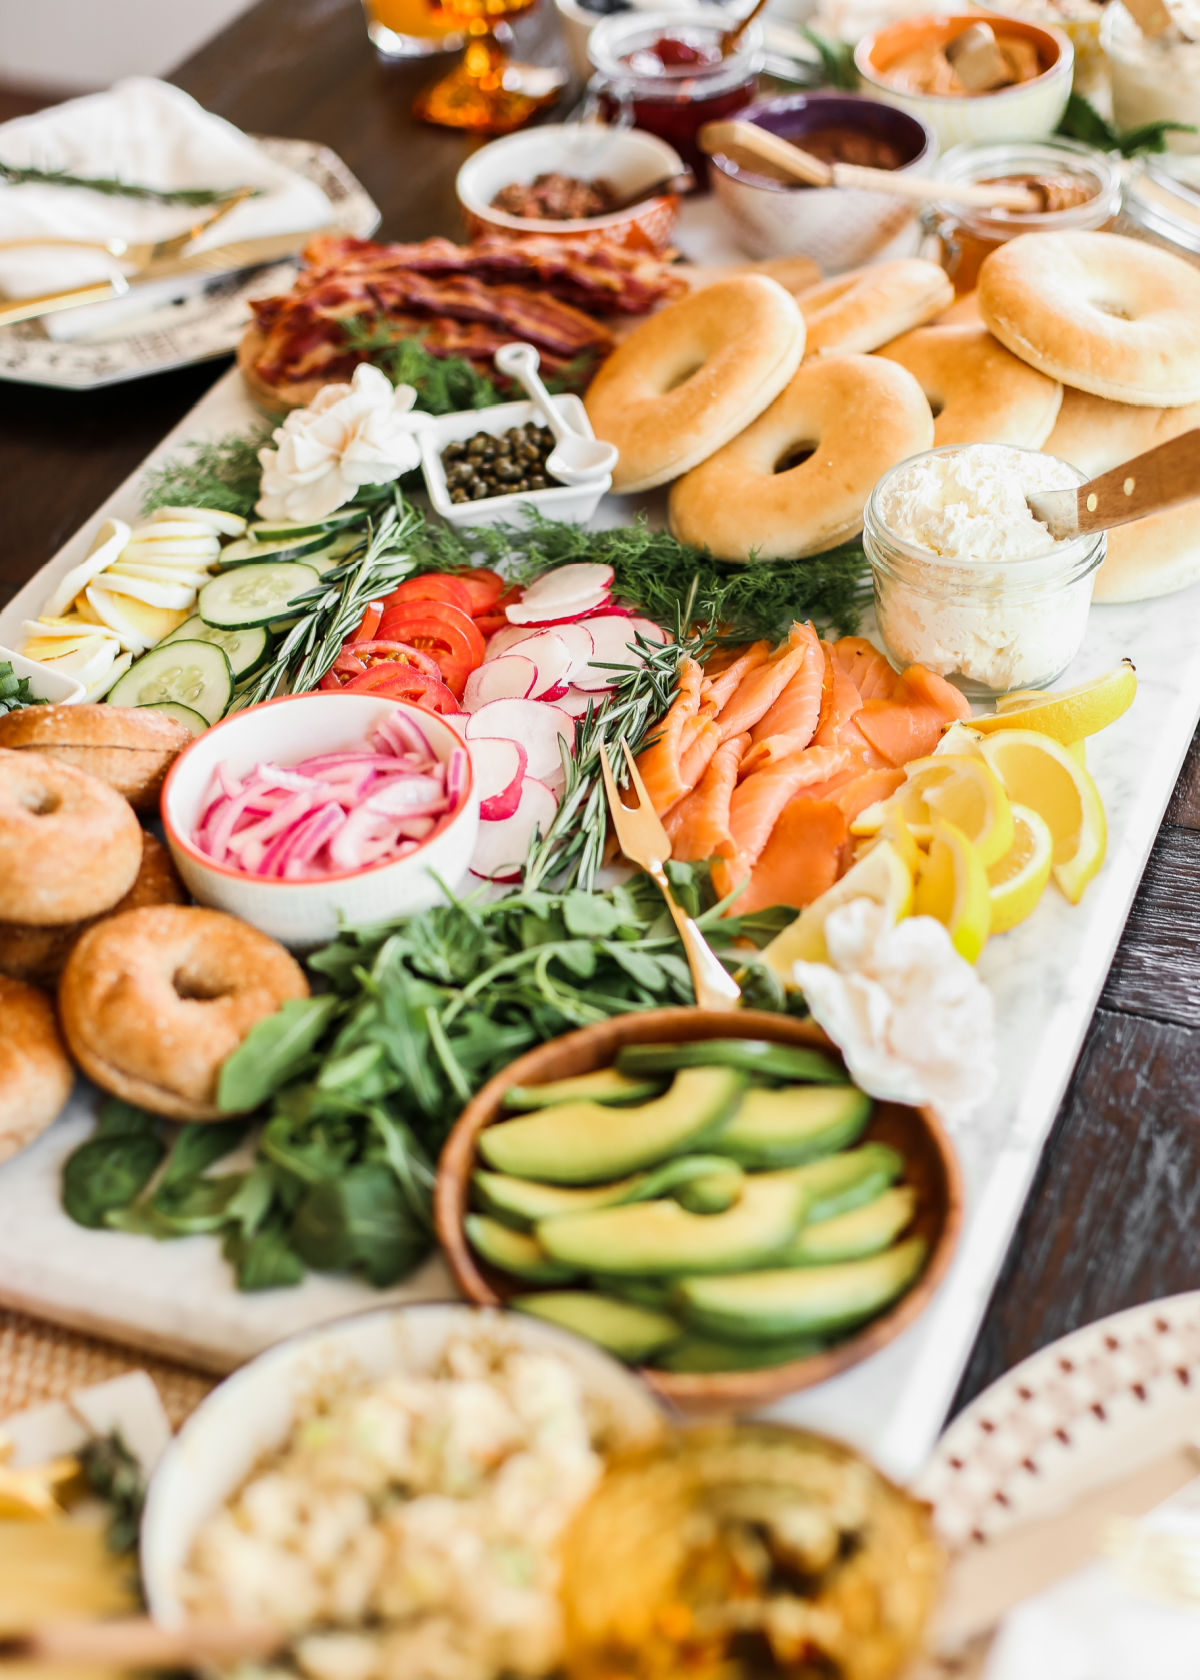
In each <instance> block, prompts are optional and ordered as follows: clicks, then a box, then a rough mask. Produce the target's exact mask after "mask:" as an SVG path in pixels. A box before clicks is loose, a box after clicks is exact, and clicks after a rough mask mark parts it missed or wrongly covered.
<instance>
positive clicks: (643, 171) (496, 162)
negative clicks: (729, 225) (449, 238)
mask: <svg viewBox="0 0 1200 1680" xmlns="http://www.w3.org/2000/svg"><path fill="white" fill-rule="evenodd" d="M682 169H683V161H682V159H681V158H680V156H679V153H678V152H677V151H676V150H675V148H674V147H673V146H668V145H667V143H666V141H665V140H660V139H659V138H658V136H657V135H654V134H646V133H644V132H643V131H642V130H641V129H638V128H617V127H610V126H609V125H608V124H606V123H596V122H587V123H553V124H550V125H549V126H547V127H543V128H533V129H529V130H528V131H527V132H525V133H518V134H506V135H505V136H504V138H503V139H502V140H493V141H492V143H491V144H490V145H488V146H482V147H480V149H479V151H477V152H473V153H472V154H471V156H470V157H469V158H468V159H467V161H466V162H465V163H464V164H463V166H462V168H461V169H460V170H459V172H458V176H457V178H456V179H455V182H454V190H455V192H456V193H457V195H458V202H459V205H460V207H461V209H462V213H463V218H464V220H465V221H466V224H467V228H468V231H469V232H470V234H471V236H472V237H473V238H477V237H478V236H479V235H480V234H484V233H502V234H504V235H505V236H506V237H507V238H510V239H511V238H512V237H513V235H514V234H536V235H538V237H539V238H545V237H549V238H552V239H553V238H557V239H585V238H592V239H606V240H612V241H613V242H615V243H616V244H618V245H628V246H631V247H633V248H634V249H636V250H643V251H661V250H663V249H664V248H665V247H666V246H667V245H669V244H670V242H671V234H672V232H673V231H674V228H675V223H676V220H677V218H678V215H679V195H678V193H658V194H656V196H655V197H653V198H647V199H643V200H642V202H641V203H640V204H631V205H630V206H629V207H628V208H627V209H625V210H613V211H611V212H610V213H609V214H608V215H604V216H579V217H575V218H573V219H570V220H566V221H552V220H549V219H547V218H544V217H541V216H510V215H508V214H507V212H505V211H503V210H497V209H495V208H493V205H492V200H493V199H494V198H495V196H496V194H497V193H498V192H499V191H500V189H501V188H502V187H507V186H511V185H512V183H513V182H519V183H520V184H521V185H523V186H524V185H528V183H530V182H531V181H533V180H534V179H536V177H537V176H539V175H544V174H547V173H549V172H550V171H552V170H553V171H554V172H555V173H556V174H561V175H575V176H578V177H579V178H580V179H582V180H600V179H603V180H606V181H611V182H612V184H613V186H614V187H615V188H616V189H617V191H618V192H619V193H620V194H621V196H622V198H627V197H630V196H632V194H634V193H635V192H639V191H640V190H641V189H642V188H643V187H650V186H653V185H654V183H655V182H656V181H665V180H668V179H670V178H671V177H672V176H674V175H678V174H679V173H680V172H681V171H682Z"/></svg>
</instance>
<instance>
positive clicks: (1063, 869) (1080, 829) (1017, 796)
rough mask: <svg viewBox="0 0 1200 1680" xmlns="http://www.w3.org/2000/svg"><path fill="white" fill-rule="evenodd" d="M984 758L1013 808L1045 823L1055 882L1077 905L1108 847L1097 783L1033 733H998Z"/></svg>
mask: <svg viewBox="0 0 1200 1680" xmlns="http://www.w3.org/2000/svg"><path fill="white" fill-rule="evenodd" d="M983 756H984V758H985V759H986V760H987V762H988V764H989V765H990V766H991V768H992V769H993V770H994V771H995V772H996V774H997V776H999V778H1000V780H1001V781H1002V782H1003V783H1004V786H1005V788H1006V790H1007V792H1008V796H1009V798H1010V799H1011V800H1012V801H1013V803H1014V804H1016V805H1024V806H1027V807H1028V808H1029V809H1030V810H1031V811H1036V812H1037V814H1038V816H1040V817H1041V818H1042V819H1043V821H1044V822H1045V823H1046V826H1047V827H1048V828H1049V830H1050V834H1051V836H1052V838H1053V841H1054V879H1055V880H1056V881H1057V882H1058V884H1059V886H1060V887H1061V888H1062V890H1063V892H1064V893H1065V894H1066V896H1067V897H1068V898H1069V899H1070V901H1071V903H1072V904H1078V903H1079V900H1080V899H1081V898H1082V897H1083V892H1084V888H1085V887H1086V886H1087V884H1088V882H1089V881H1090V880H1091V879H1092V877H1093V876H1094V875H1095V874H1096V872H1097V871H1098V870H1099V868H1100V865H1101V864H1102V863H1103V862H1104V853H1105V848H1106V847H1107V844H1108V828H1107V824H1106V822H1105V820H1104V805H1103V803H1102V801H1101V798H1100V795H1099V793H1098V791H1097V789H1096V784H1095V782H1094V781H1093V780H1092V778H1091V776H1090V775H1089V774H1088V772H1087V770H1085V769H1084V767H1083V765H1081V764H1080V763H1079V762H1078V761H1077V760H1076V758H1075V757H1074V756H1073V754H1072V753H1071V752H1070V751H1069V750H1068V748H1067V747H1065V746H1064V745H1063V744H1062V742H1061V741H1057V740H1055V739H1054V738H1053V737H1052V736H1050V735H1039V734H1036V733H1035V732H1034V731H1033V730H1031V729H1002V730H999V731H998V732H997V733H996V734H994V735H991V736H989V737H988V738H987V739H986V740H985V741H984V744H983Z"/></svg>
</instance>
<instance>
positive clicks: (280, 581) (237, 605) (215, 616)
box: [196, 561, 317, 630]
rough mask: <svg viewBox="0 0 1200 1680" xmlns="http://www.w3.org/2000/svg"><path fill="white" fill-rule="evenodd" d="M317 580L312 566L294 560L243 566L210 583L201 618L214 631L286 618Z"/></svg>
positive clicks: (203, 593)
mask: <svg viewBox="0 0 1200 1680" xmlns="http://www.w3.org/2000/svg"><path fill="white" fill-rule="evenodd" d="M316 582H317V573H316V572H315V571H314V570H313V568H312V567H311V566H301V565H298V564H296V563H295V562H294V561H292V562H286V563H284V564H283V565H279V564H276V563H275V562H274V561H268V562H267V563H266V564H265V565H262V566H239V567H238V568H237V569H236V570H235V571H232V572H222V573H221V574H220V575H219V576H218V577H215V578H214V579H213V580H212V582H211V583H206V584H205V585H204V588H203V589H202V590H201V591H200V599H199V601H198V602H197V603H196V604H197V606H198V607H199V609H200V617H201V618H202V619H203V620H204V622H205V624H211V625H212V627H213V629H214V630H253V629H256V628H257V627H258V626H259V625H260V624H271V623H273V622H274V620H275V619H277V618H283V617H285V616H286V615H285V611H284V609H285V608H286V607H288V606H289V605H290V604H291V602H292V601H294V600H295V598H296V596H297V595H303V594H304V592H305V590H306V589H311V588H312V587H313V585H314V584H315V583H316Z"/></svg>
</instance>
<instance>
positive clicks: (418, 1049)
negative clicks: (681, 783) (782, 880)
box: [62, 864, 793, 1290]
mask: <svg viewBox="0 0 1200 1680" xmlns="http://www.w3.org/2000/svg"><path fill="white" fill-rule="evenodd" d="M669 869H670V872H671V876H672V880H673V882H674V884H675V890H676V896H677V897H678V898H679V899H680V901H681V902H682V903H683V904H684V905H685V906H686V907H687V908H688V909H690V910H691V911H692V912H693V913H694V914H696V915H698V916H699V919H700V921H701V925H702V926H703V927H704V928H705V929H706V931H707V933H708V937H709V940H710V942H711V943H712V944H713V946H714V947H715V949H716V950H717V952H718V954H719V955H720V956H721V957H722V958H723V959H724V960H725V961H726V962H727V963H728V965H729V966H730V967H739V968H741V967H743V966H744V965H745V964H746V963H747V961H748V960H750V961H751V968H750V977H749V979H748V981H747V982H746V985H747V988H748V995H749V997H750V999H751V1000H752V1001H753V1002H754V1003H755V1004H756V1005H757V1006H758V1007H764V1008H773V1009H779V1010H783V1009H786V1008H787V1006H788V1005H787V998H786V995H785V994H784V992H783V990H782V988H781V987H780V986H779V983H778V981H777V980H775V979H774V977H773V976H772V974H771V972H770V970H768V969H767V968H765V967H764V966H763V965H762V964H754V963H753V962H752V958H753V951H752V950H749V949H748V948H747V946H746V942H747V941H749V942H750V944H751V946H754V947H760V946H762V945H764V944H766V943H767V941H768V940H769V939H771V938H772V937H773V936H774V934H775V933H777V932H778V931H779V929H780V927H781V926H783V925H784V924H785V923H786V922H787V921H789V920H790V919H791V917H792V914H793V912H791V911H789V910H772V911H765V912H761V913H758V914H755V915H753V916H746V917H737V916H722V914H721V912H722V910H723V909H724V908H727V905H726V904H719V903H715V902H714V894H713V891H712V888H711V885H710V883H709V880H708V872H707V869H706V868H705V867H703V866H696V865H680V864H673V865H670V866H669ZM739 945H740V947H741V948H739ZM309 968H310V970H311V971H312V972H313V973H314V975H316V976H318V977H320V980H321V981H322V982H323V983H324V984H325V985H327V986H328V988H329V989H328V990H327V991H325V992H323V993H322V994H320V995H319V996H316V997H312V998H308V999H305V1000H296V1001H293V1002H290V1003H287V1004H285V1005H284V1006H283V1008H282V1009H281V1010H280V1011H279V1013H278V1014H277V1015H273V1016H270V1017H268V1018H267V1019H266V1020H263V1021H261V1022H259V1024H258V1025H257V1026H256V1027H255V1028H254V1030H253V1031H252V1032H251V1033H250V1035H249V1036H248V1037H247V1039H246V1040H245V1042H244V1043H243V1044H242V1045H241V1047H240V1048H239V1049H238V1050H237V1051H235V1053H234V1054H233V1055H232V1056H231V1057H230V1058H229V1060H228V1061H227V1062H226V1063H225V1066H224V1068H223V1069H222V1072H221V1081H220V1086H219V1093H218V1100H219V1102H220V1104H221V1106H222V1107H223V1108H225V1109H228V1110H230V1111H231V1112H232V1111H252V1110H253V1111H260V1112H261V1114H262V1116H263V1124H262V1126H261V1129H256V1130H252V1128H251V1125H250V1123H249V1122H248V1121H246V1120H244V1119H236V1120H231V1121H229V1122H228V1123H225V1124H218V1125H213V1124H211V1123H204V1124H197V1125H191V1126H182V1127H180V1126H171V1125H168V1124H167V1123H166V1122H165V1121H162V1120H159V1119H157V1118H155V1117H154V1116H153V1115H149V1114H145V1113H143V1112H142V1111H141V1110H139V1109H135V1108H131V1107H130V1106H129V1105H128V1104H127V1103H123V1102H116V1101H110V1102H108V1103H106V1104H105V1105H104V1108H103V1110H102V1112H101V1116H100V1121H99V1124H98V1125H97V1128H96V1130H95V1132H94V1133H93V1135H92V1137H91V1138H90V1139H89V1140H88V1141H87V1142H86V1143H84V1144H82V1145H81V1146H80V1147H79V1148H78V1149H76V1150H75V1152H74V1153H73V1154H72V1155H71V1156H70V1158H69V1159H68V1161H67V1163H66V1167H65V1169H64V1173H63V1186H62V1194H63V1205H64V1207H65V1209H66V1211H67V1213H68V1214H70V1216H71V1218H72V1219H74V1220H76V1221H77V1223H79V1224H81V1225H87V1226H90V1227H92V1228H108V1229H112V1230H119V1231H135V1232H140V1233H143V1234H146V1235H149V1236H153V1237H158V1238H163V1239H165V1238H171V1237H181V1236H190V1235H194V1234H196V1233H198V1232H207V1233H209V1234H210V1235H213V1236H215V1237H217V1238H218V1239H219V1240H220V1241H221V1243H222V1246H223V1250H224V1253H225V1255H226V1257H227V1259H228V1260H229V1261H230V1263H231V1265H232V1266H233V1268H234V1271H235V1274H236V1277H237V1282H238V1286H239V1287H240V1288H242V1289H247V1290H252V1289H271V1288H279V1287H283V1286H286V1285H289V1284H294V1283H298V1282H299V1281H300V1279H301V1278H302V1277H303V1275H304V1272H305V1270H306V1269H308V1268H311V1269H312V1270H314V1271H323V1272H356V1273H359V1274H361V1275H362V1276H363V1277H365V1278H366V1279H367V1280H368V1281H369V1282H370V1283H373V1284H375V1285H376V1286H379V1287H382V1286H384V1285H387V1284H391V1283H395V1282H397V1281H398V1280H399V1279H400V1278H403V1277H404V1276H405V1275H406V1274H407V1273H408V1272H410V1271H411V1270H412V1268H413V1267H414V1266H415V1265H416V1264H417V1262H418V1261H419V1260H420V1259H421V1257H422V1256H423V1255H424V1254H425V1253H426V1252H427V1251H428V1249H429V1248H430V1246H431V1243H432V1225H431V1218H430V1205H431V1196H432V1189H433V1180H434V1165H433V1163H434V1162H435V1160H436V1157H437V1153H438V1151H439V1150H440V1148H441V1146H442V1144H443V1142H444V1141H445V1139H446V1136H447V1134H448V1132H449V1130H450V1127H451V1126H452V1124H453V1122H454V1120H455V1118H456V1117H457V1115H458V1113H459V1112H460V1110H461V1109H462V1107H463V1105H464V1103H465V1102H466V1101H467V1100H468V1099H469V1098H470V1097H471V1096H472V1095H473V1094H474V1092H475V1091H477V1090H478V1089H479V1088H480V1086H482V1085H483V1084H485V1083H486V1081H487V1080H488V1079H490V1078H491V1077H492V1075H493V1074H495V1073H498V1072H500V1071H501V1070H502V1069H503V1068H505V1067H506V1066H507V1065H508V1064H509V1063H510V1062H511V1061H512V1060H513V1058H514V1057H516V1056H519V1055H521V1054H522V1053H523V1052H524V1051H525V1050H528V1049H530V1048H532V1047H533V1046H534V1045H537V1044H541V1043H543V1042H544V1041H545V1040H546V1039H549V1038H553V1037H555V1036H556V1035H557V1034H559V1033H563V1032H568V1031H570V1030H572V1029H573V1028H575V1027H581V1026H586V1025H588V1024H589V1023H591V1022H593V1021H602V1020H606V1019H608V1018H609V1017H610V1016H614V1015H622V1014H628V1013H632V1012H635V1011H639V1010H644V1009H653V1008H657V1007H660V1006H663V1005H667V1004H689V1003H692V1002H693V1001H694V996H693V992H692V985H691V979H690V976H689V973H688V967H687V961H686V959H685V957H684V953H683V948H682V946H681V945H680V943H679V939H678V935H677V934H676V932H675V929H674V926H673V925H672V923H671V921H670V918H669V917H668V915H667V914H666V911H665V908H664V905H663V901H662V898H661V896H660V894H659V892H658V889H657V888H656V887H655V886H654V885H653V884H652V883H651V882H650V881H649V880H647V879H646V878H645V877H641V876H639V877H636V878H635V879H633V880H632V881H630V882H629V883H628V884H626V885H621V886H617V887H614V888H613V889H612V890H611V891H609V892H603V893H595V894H593V893H587V892H578V891H572V892H567V893H548V892H536V891H526V892H522V893H519V894H516V895H513V896H512V897H508V898H504V899H500V900H497V901H494V902H492V903H487V902H484V900H483V899H482V898H476V899H467V900H449V901H447V902H446V903H445V904H442V905H439V906H437V907H435V908H434V909H432V910H428V911H426V912H424V913H423V914H422V915H419V916H413V917H410V918H408V919H407V920H405V921H402V922H398V923H395V924H393V925H390V926H384V927H375V928H370V929H365V930H358V931H348V932H346V933H344V934H343V935H342V937H341V938H340V939H338V940H336V941H335V942H334V943H333V944H332V945H330V946H327V947H326V948H325V949H324V950H322V951H320V952H318V953H317V954H316V955H315V956H313V957H311V958H310V959H309ZM235 1151H237V1152H238V1155H237V1157H235V1159H233V1160H230V1159H229V1157H233V1156H234V1152H235ZM222 1161H224V1162H225V1170H223V1171H221V1172H215V1171H214V1170H213V1169H214V1168H215V1167H216V1166H217V1165H218V1163H220V1162H222Z"/></svg>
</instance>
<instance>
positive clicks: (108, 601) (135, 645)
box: [87, 583, 188, 653]
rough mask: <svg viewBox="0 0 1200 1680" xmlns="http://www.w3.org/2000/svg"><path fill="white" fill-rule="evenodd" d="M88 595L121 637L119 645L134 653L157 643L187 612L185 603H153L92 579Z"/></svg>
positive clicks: (181, 621) (97, 610) (93, 605)
mask: <svg viewBox="0 0 1200 1680" xmlns="http://www.w3.org/2000/svg"><path fill="white" fill-rule="evenodd" d="M87 598H88V601H89V603H90V604H91V606H92V607H93V608H94V610H95V611H96V612H97V613H98V614H99V616H100V618H101V620H102V621H103V623H104V624H106V625H107V626H108V627H109V629H110V630H114V631H115V632H116V634H117V635H118V636H119V637H120V639H121V646H122V648H124V649H126V650H130V651H132V652H134V653H145V651H146V650H147V648H152V647H157V646H158V644H159V642H161V641H162V640H163V639H164V637H166V636H169V635H170V634H171V632H172V630H176V629H178V627H179V626H180V625H181V624H182V623H183V621H184V619H185V618H186V617H187V615H188V609H187V608H186V607H178V608H174V607H152V606H148V605H147V604H146V602H145V601H136V600H134V598H133V597H132V596H131V595H119V594H116V593H115V592H114V591H113V590H111V589H106V588H104V586H103V585H102V584H100V583H94V584H92V586H91V587H90V588H89V590H88V592H87Z"/></svg>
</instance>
